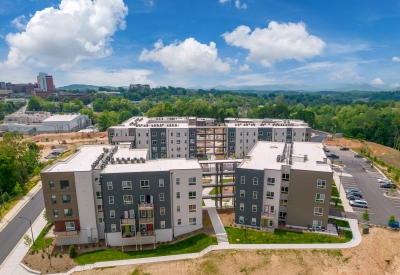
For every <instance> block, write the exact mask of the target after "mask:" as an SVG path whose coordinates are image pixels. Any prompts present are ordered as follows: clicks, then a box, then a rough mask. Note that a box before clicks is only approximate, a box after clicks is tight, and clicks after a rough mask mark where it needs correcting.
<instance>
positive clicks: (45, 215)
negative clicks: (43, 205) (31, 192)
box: [43, 210, 47, 222]
mask: <svg viewBox="0 0 400 275" xmlns="http://www.w3.org/2000/svg"><path fill="white" fill-rule="evenodd" d="M43 219H44V220H45V221H46V222H47V212H46V210H44V211H43Z"/></svg>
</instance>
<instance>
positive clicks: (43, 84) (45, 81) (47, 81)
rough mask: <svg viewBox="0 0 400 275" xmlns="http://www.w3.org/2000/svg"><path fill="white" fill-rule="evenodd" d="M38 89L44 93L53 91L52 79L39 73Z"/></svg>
mask: <svg viewBox="0 0 400 275" xmlns="http://www.w3.org/2000/svg"><path fill="white" fill-rule="evenodd" d="M37 81H38V85H39V89H42V90H44V91H47V90H53V89H55V86H54V81H53V77H52V76H51V75H48V74H46V73H39V75H38V77H37Z"/></svg>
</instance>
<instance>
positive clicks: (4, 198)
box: [3, 192, 10, 202]
mask: <svg viewBox="0 0 400 275" xmlns="http://www.w3.org/2000/svg"><path fill="white" fill-rule="evenodd" d="M9 200H10V195H8V193H7V192H4V194H3V201H4V202H8V201H9Z"/></svg>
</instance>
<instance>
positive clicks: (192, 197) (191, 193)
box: [189, 191, 196, 199]
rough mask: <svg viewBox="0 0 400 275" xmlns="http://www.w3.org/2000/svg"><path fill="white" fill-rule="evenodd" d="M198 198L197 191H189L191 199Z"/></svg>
mask: <svg viewBox="0 0 400 275" xmlns="http://www.w3.org/2000/svg"><path fill="white" fill-rule="evenodd" d="M195 198H196V191H190V192H189V199H195Z"/></svg>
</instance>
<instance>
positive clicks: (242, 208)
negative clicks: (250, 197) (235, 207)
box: [239, 203, 244, 211]
mask: <svg viewBox="0 0 400 275" xmlns="http://www.w3.org/2000/svg"><path fill="white" fill-rule="evenodd" d="M239 210H240V211H244V203H241V204H240V205H239Z"/></svg>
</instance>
